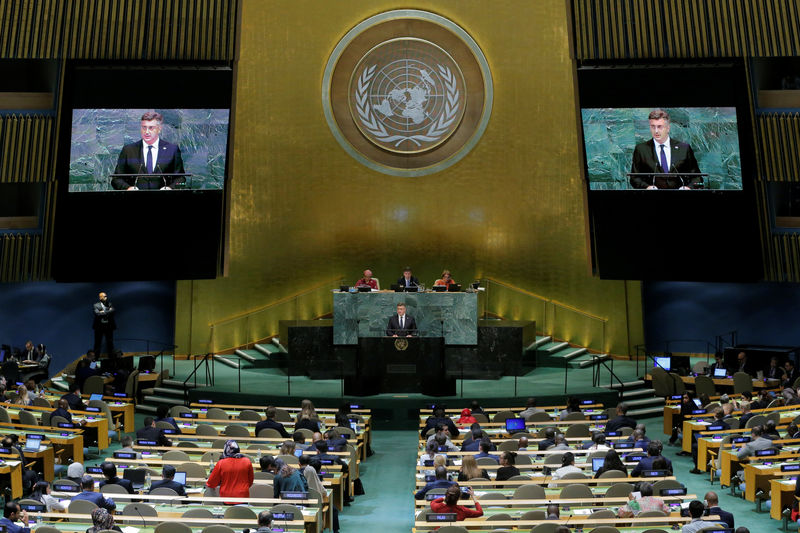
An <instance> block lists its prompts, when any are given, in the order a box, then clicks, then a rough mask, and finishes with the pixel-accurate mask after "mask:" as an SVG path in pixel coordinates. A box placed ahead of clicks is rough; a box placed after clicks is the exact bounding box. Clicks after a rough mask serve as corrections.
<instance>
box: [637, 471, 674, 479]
mask: <svg viewBox="0 0 800 533" xmlns="http://www.w3.org/2000/svg"><path fill="white" fill-rule="evenodd" d="M668 475H669V471H667V470H642V477H667V476H668Z"/></svg>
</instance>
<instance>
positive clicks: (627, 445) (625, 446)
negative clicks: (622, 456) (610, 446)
mask: <svg viewBox="0 0 800 533" xmlns="http://www.w3.org/2000/svg"><path fill="white" fill-rule="evenodd" d="M634 444H635V443H633V442H615V443H614V449H616V450H630V449H631V448H633V445H634Z"/></svg>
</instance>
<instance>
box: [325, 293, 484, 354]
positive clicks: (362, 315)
mask: <svg viewBox="0 0 800 533" xmlns="http://www.w3.org/2000/svg"><path fill="white" fill-rule="evenodd" d="M400 302H405V304H406V309H407V311H406V312H407V313H408V315H409V316H412V317H414V319H415V320H416V321H417V328H418V330H419V336H420V337H443V338H444V343H445V344H446V345H468V346H469V345H472V346H474V345H476V344H478V294H477V293H475V292H393V291H381V292H356V293H350V292H338V291H334V292H333V344H334V345H343V344H358V339H359V338H360V337H383V336H385V335H386V325H387V324H388V322H389V317H390V316H392V315H393V314H395V313H396V312H397V304H398V303H400Z"/></svg>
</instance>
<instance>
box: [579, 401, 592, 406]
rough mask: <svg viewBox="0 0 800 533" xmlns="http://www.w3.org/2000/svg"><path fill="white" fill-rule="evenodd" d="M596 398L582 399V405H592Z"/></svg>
mask: <svg viewBox="0 0 800 533" xmlns="http://www.w3.org/2000/svg"><path fill="white" fill-rule="evenodd" d="M593 403H594V400H581V405H592V404H593Z"/></svg>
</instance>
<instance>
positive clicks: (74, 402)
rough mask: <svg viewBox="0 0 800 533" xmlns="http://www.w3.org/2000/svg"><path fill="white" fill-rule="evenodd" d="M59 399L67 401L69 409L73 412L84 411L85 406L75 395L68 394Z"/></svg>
mask: <svg viewBox="0 0 800 533" xmlns="http://www.w3.org/2000/svg"><path fill="white" fill-rule="evenodd" d="M61 398H62V399H64V400H67V403H68V404H69V408H70V409H72V410H74V411H83V410H84V409H86V405H85V404H84V403H83V400H81V397H80V396H78V395H77V394H73V393H71V392H68V393H66V394H65V395H63V396H62V397H61Z"/></svg>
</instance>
